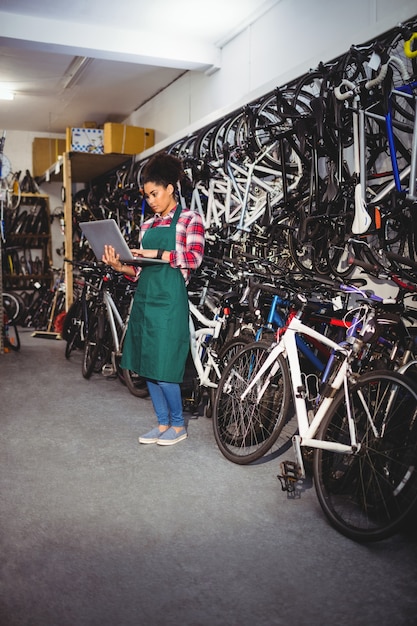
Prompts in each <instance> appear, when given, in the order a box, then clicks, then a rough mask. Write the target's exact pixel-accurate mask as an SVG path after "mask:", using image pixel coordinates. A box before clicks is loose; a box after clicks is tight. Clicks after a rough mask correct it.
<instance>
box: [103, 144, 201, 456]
mask: <svg viewBox="0 0 417 626" xmlns="http://www.w3.org/2000/svg"><path fill="white" fill-rule="evenodd" d="M183 176H184V174H183V170H182V164H181V161H180V160H179V159H177V158H176V157H174V156H172V155H169V154H165V153H164V154H158V155H155V156H154V157H153V158H152V159H151V160H150V161H149V162H148V163H147V164H146V166H145V168H144V170H143V174H142V182H143V188H144V195H145V199H146V201H147V203H148V205H149V206H150V208H151V209H152V211H153V213H154V215H153V216H152V217H151V218H150V219H148V220H147V221H146V222H145V223H144V224H143V226H142V229H141V233H140V248H139V249H136V250H132V254H133V255H134V256H138V257H143V258H145V259H160V260H162V261H164V263H158V264H149V265H143V266H142V267H140V268H135V267H132V266H126V265H123V264H122V263H121V262H120V258H119V256H118V255H116V254H115V251H114V248H112V247H111V246H106V247H105V251H104V255H103V258H102V260H103V261H104V263H107V264H108V265H110V266H111V267H113V269H115V270H116V271H120V272H123V273H124V274H125V275H126V276H129V277H132V278H134V279H135V280H137V279H138V280H139V282H138V287H137V290H136V294H135V299H134V303H133V307H132V312H131V316H130V320H129V326H128V330H127V333H126V339H125V343H124V349H123V355H122V361H121V366H122V367H123V368H125V369H130V370H132V371H134V372H136V373H137V374H139V375H140V376H143V377H144V378H146V383H147V386H148V390H149V395H150V397H151V400H152V404H153V407H154V410H155V413H156V416H157V419H158V425H157V426H156V427H155V428H153V429H152V430H151V431H150V432H148V433H146V434H145V435H142V436H141V437H139V442H140V443H144V444H150V443H157V444H159V445H165V446H168V445H173V444H176V443H178V442H179V441H182V440H183V439H186V437H187V431H186V428H185V423H184V417H183V407H182V396H181V388H180V383H181V382H182V380H183V376H184V370H185V363H186V360H187V356H188V351H189V346H190V340H189V325H188V295H187V288H186V284H187V283H188V280H189V277H190V273H191V270H194V269H196V268H197V267H199V265H200V264H201V261H202V259H203V253H204V225H203V221H202V219H201V216H200V215H199V214H198V213H197V212H195V211H190V210H187V209H182V207H181V205H180V204H178V203H177V200H176V189H177V184H178V182H179V181H180V180H181V178H182V177H183Z"/></svg>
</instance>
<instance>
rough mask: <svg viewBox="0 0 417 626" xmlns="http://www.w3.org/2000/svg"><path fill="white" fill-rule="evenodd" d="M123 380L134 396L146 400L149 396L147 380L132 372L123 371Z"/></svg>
mask: <svg viewBox="0 0 417 626" xmlns="http://www.w3.org/2000/svg"><path fill="white" fill-rule="evenodd" d="M121 379H122V381H123V382H124V383H125V385H126V387H127V388H128V390H129V391H130V393H131V394H132V395H133V396H136V398H146V397H147V396H148V395H149V392H148V387H147V385H146V379H145V378H143V377H142V376H139V374H136V372H133V371H132V370H127V369H122V370H121Z"/></svg>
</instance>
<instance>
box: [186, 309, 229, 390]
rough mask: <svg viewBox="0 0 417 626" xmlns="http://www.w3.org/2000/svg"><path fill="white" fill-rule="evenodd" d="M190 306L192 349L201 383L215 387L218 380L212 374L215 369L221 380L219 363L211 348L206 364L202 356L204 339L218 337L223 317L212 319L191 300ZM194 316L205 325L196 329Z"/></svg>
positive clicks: (207, 352) (203, 385) (208, 351)
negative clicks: (211, 378) (213, 379)
mask: <svg viewBox="0 0 417 626" xmlns="http://www.w3.org/2000/svg"><path fill="white" fill-rule="evenodd" d="M189 307H190V315H189V327H190V350H191V356H192V359H193V362H194V366H195V369H196V371H197V374H198V377H199V381H200V385H201V386H202V387H212V388H215V387H217V382H214V381H212V380H210V374H211V372H212V371H213V370H214V372H215V374H216V379H217V380H219V379H220V376H221V372H220V368H219V365H218V363H217V361H216V359H215V358H214V356H213V354H212V353H211V351H210V350H207V351H206V354H207V361H206V362H205V364H204V365H203V359H202V357H203V353H204V351H205V346H204V341H205V340H206V338H207V336H209V337H210V339H217V338H218V336H219V334H220V331H221V329H222V327H223V319H222V318H219V317H217V316H216V317H215V318H214V319H212V320H210V319H209V318H208V317H206V316H205V315H203V314H202V313H201V312H200V311H199V310H198V309H197V307H196V306H195V305H194V304H193V303H192V302H191V301H189ZM193 318H195V319H196V320H198V321H199V322H200V324H203V327H202V328H198V329H196V328H195V324H194V320H193Z"/></svg>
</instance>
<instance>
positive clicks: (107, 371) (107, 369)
mask: <svg viewBox="0 0 417 626" xmlns="http://www.w3.org/2000/svg"><path fill="white" fill-rule="evenodd" d="M101 373H102V374H103V376H113V375H114V374H115V373H116V372H115V369H114V367H113V365H112V364H111V363H105V364H104V365H103V367H102V368H101Z"/></svg>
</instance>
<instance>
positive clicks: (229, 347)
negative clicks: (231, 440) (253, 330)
mask: <svg viewBox="0 0 417 626" xmlns="http://www.w3.org/2000/svg"><path fill="white" fill-rule="evenodd" d="M252 340H253V336H252V335H251V336H250V338H249V336H247V335H245V333H242V334H240V335H239V336H238V337H235V338H233V339H230V340H229V341H226V342H225V343H224V344H223V346H222V347H221V349H220V352H219V357H218V361H219V366H220V372H223V371H224V369H225V367H226V365H227V364H228V363H229V361H230V360H231V359H232V358H233V357H234V356H235V355H236V354H237V353H238V352H240V350H242V348H244V347H245V346H247V345H248V344H249V343H251V342H252ZM215 377H216V374H215V372H214V371H213V372H212V375H211V376H210V379H211V380H213V381H214V380H215ZM216 389H217V388H215V387H214V388H213V387H211V388H210V389H209V394H208V396H209V399H208V402H207V404H206V405H205V407H204V417H208V418H211V417H212V415H213V409H212V407H213V403H214V399H215V395H216Z"/></svg>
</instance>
